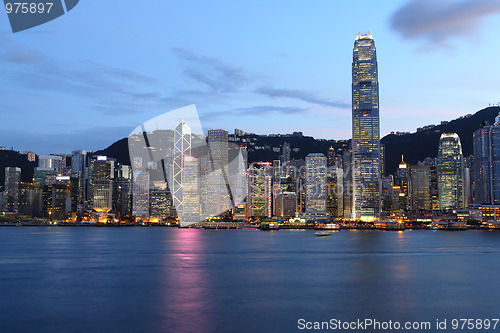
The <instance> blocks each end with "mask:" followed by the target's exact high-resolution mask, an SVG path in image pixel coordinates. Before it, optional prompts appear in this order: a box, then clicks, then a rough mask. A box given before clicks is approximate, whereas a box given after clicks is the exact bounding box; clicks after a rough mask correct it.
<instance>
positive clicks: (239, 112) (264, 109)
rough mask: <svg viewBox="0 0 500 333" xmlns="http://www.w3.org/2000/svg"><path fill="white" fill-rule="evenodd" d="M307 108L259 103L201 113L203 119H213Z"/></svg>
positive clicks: (295, 110) (285, 113)
mask: <svg viewBox="0 0 500 333" xmlns="http://www.w3.org/2000/svg"><path fill="white" fill-rule="evenodd" d="M308 110H309V109H308V108H299V107H295V106H272V105H260V106H252V107H248V108H237V109H232V110H228V111H223V112H210V113H207V114H204V115H201V118H202V119H203V120H213V119H219V118H222V117H228V116H229V117H235V116H244V117H245V116H254V117H267V116H270V115H271V114H276V113H278V114H284V115H290V114H300V113H304V112H306V111H308Z"/></svg>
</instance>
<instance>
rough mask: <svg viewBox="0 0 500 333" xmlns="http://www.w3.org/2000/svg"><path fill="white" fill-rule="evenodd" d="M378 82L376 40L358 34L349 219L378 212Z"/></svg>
mask: <svg viewBox="0 0 500 333" xmlns="http://www.w3.org/2000/svg"><path fill="white" fill-rule="evenodd" d="M380 168H381V164H380V122H379V83H378V68H377V54H376V49H375V42H374V40H373V37H372V35H371V34H370V33H368V34H366V35H361V34H358V35H357V36H356V40H355V42H354V49H353V62H352V182H353V184H352V189H353V203H352V219H356V220H364V221H373V220H374V219H376V218H378V217H379V215H380V193H381V170H380Z"/></svg>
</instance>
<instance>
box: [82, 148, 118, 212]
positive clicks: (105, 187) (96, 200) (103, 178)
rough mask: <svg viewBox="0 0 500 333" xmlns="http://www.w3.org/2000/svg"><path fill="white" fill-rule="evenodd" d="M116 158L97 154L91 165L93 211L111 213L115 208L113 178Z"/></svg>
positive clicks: (90, 178)
mask: <svg viewBox="0 0 500 333" xmlns="http://www.w3.org/2000/svg"><path fill="white" fill-rule="evenodd" d="M114 166H115V160H114V159H110V158H108V157H107V156H95V157H93V158H92V159H91V160H90V165H89V186H88V189H89V192H90V196H89V197H90V202H91V207H92V209H93V211H95V212H98V213H103V214H104V213H109V212H110V211H111V209H112V208H113V180H114V178H115V177H114Z"/></svg>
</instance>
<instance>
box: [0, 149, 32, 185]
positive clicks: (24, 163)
mask: <svg viewBox="0 0 500 333" xmlns="http://www.w3.org/2000/svg"><path fill="white" fill-rule="evenodd" d="M36 165H37V163H36V162H29V161H28V159H27V156H26V155H24V154H20V153H19V152H17V151H12V150H0V186H1V187H2V188H3V187H4V185H5V168H6V167H19V168H21V181H22V182H29V183H30V182H32V181H33V173H34V169H35V167H36Z"/></svg>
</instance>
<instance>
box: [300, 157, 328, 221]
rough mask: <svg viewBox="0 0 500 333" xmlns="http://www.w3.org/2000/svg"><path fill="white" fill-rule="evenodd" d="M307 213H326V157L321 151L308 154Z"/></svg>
mask: <svg viewBox="0 0 500 333" xmlns="http://www.w3.org/2000/svg"><path fill="white" fill-rule="evenodd" d="M305 185H306V209H305V211H306V213H311V214H326V157H325V155H323V154H321V153H311V154H309V155H307V156H306V181H305Z"/></svg>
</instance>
